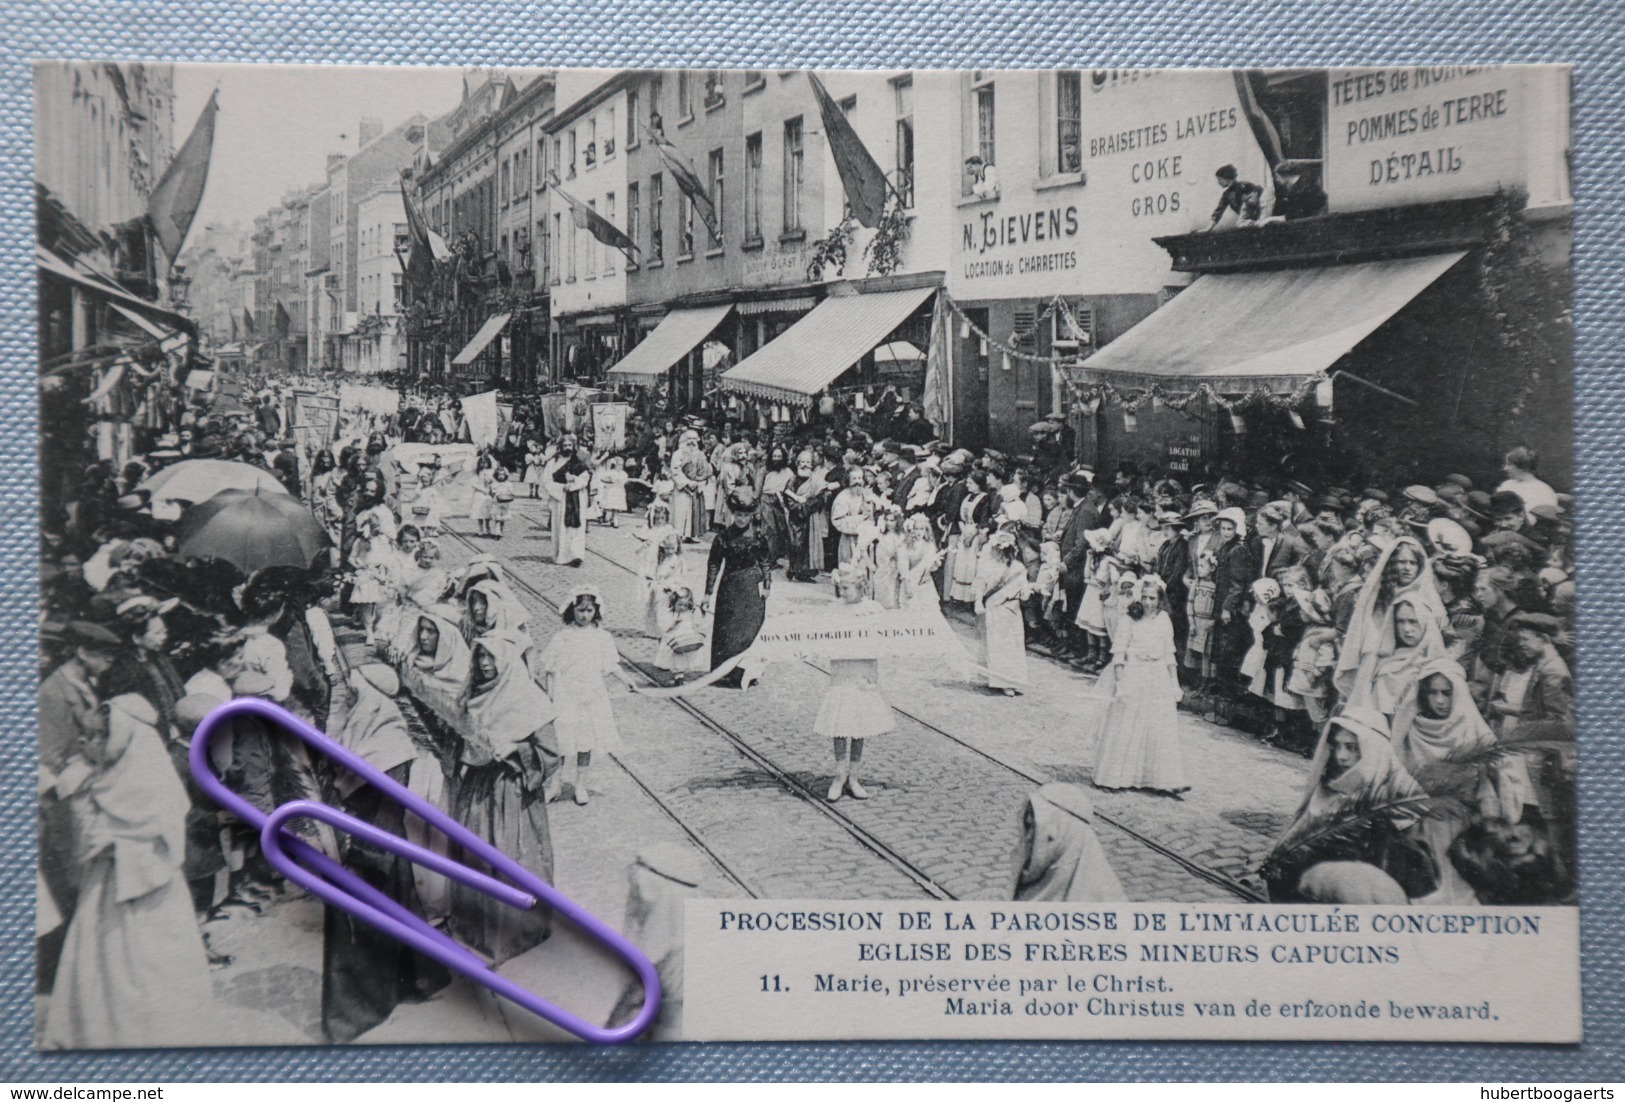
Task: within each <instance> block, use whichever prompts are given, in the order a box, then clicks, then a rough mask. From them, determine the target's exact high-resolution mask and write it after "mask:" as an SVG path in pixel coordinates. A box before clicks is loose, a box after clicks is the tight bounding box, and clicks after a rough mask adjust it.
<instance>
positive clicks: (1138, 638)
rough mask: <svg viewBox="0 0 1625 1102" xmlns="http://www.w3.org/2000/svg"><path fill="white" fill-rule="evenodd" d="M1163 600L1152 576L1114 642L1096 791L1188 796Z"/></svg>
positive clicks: (1171, 641)
mask: <svg viewBox="0 0 1625 1102" xmlns="http://www.w3.org/2000/svg"><path fill="white" fill-rule="evenodd" d="M1164 592H1165V590H1164V589H1163V584H1162V579H1160V578H1158V577H1157V576H1156V575H1152V576H1150V577H1148V578H1146V579H1145V580H1143V581H1142V582H1141V583H1140V587H1139V593H1138V594H1137V597H1138V599H1137V601H1135V602H1134V603H1133V604H1131V605H1130V606H1129V608H1128V610H1127V615H1125V616H1124V618H1123V620H1122V621H1121V623H1119V625H1118V629H1117V634H1116V635H1115V636H1114V637H1113V639H1112V664H1111V666H1110V667H1109V668H1110V669H1111V670H1112V702H1111V705H1110V706H1109V707H1108V708H1107V710H1106V723H1105V726H1104V727H1103V729H1102V730H1101V734H1100V741H1099V742H1098V743H1097V744H1096V747H1095V772H1094V783H1095V787H1097V788H1148V789H1151V790H1153V791H1156V792H1174V793H1177V792H1183V791H1185V790H1187V789H1188V788H1190V784H1189V782H1188V781H1187V780H1186V778H1185V759H1184V755H1183V754H1181V753H1180V749H1179V711H1178V706H1179V700H1180V697H1181V695H1182V694H1181V692H1180V689H1179V672H1178V659H1177V656H1176V655H1175V653H1174V625H1173V621H1171V620H1170V619H1169V618H1168V613H1167V612H1166V610H1164V608H1163V607H1162V601H1163V594H1164ZM1136 609H1137V610H1138V614H1136Z"/></svg>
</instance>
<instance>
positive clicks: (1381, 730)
mask: <svg viewBox="0 0 1625 1102" xmlns="http://www.w3.org/2000/svg"><path fill="white" fill-rule="evenodd" d="M1425 796H1426V793H1425V792H1424V791H1423V789H1422V786H1421V785H1419V784H1417V783H1416V779H1415V778H1414V777H1412V776H1411V774H1410V772H1409V771H1408V770H1406V768H1405V767H1404V766H1403V765H1401V764H1400V762H1399V759H1398V758H1397V757H1396V756H1395V754H1394V748H1393V744H1392V743H1390V742H1389V728H1388V721H1387V720H1385V719H1384V718H1383V717H1382V716H1380V715H1378V714H1376V713H1375V712H1371V711H1369V710H1361V709H1354V710H1350V711H1345V712H1343V713H1342V714H1340V715H1336V716H1333V717H1332V718H1331V720H1330V721H1329V722H1328V723H1327V725H1326V730H1325V732H1324V733H1322V735H1321V737H1320V744H1319V746H1318V747H1316V749H1315V756H1314V758H1313V759H1312V760H1311V761H1310V764H1309V785H1308V788H1307V789H1306V790H1305V792H1304V797H1303V802H1302V803H1301V804H1300V805H1299V807H1298V813H1297V815H1295V816H1294V817H1293V819H1292V822H1291V823H1290V824H1288V826H1287V828H1286V830H1285V831H1283V832H1282V835H1281V838H1280V840H1279V841H1278V842H1276V845H1275V848H1274V850H1273V851H1271V854H1270V856H1269V858H1268V859H1267V860H1266V862H1265V865H1264V878H1265V880H1266V881H1267V882H1268V884H1269V888H1270V899H1271V900H1273V901H1276V902H1290V901H1293V900H1296V899H1298V898H1299V889H1298V880H1299V878H1300V877H1301V876H1302V875H1303V873H1304V872H1306V871H1307V870H1309V869H1311V868H1313V867H1314V866H1315V865H1318V864H1321V863H1322V862H1325V861H1364V862H1365V863H1367V864H1370V865H1375V866H1377V867H1378V868H1381V869H1383V871H1384V872H1387V873H1388V874H1389V875H1391V876H1393V877H1394V879H1395V880H1397V881H1399V882H1400V883H1401V884H1402V885H1406V886H1407V892H1408V894H1410V897H1411V898H1416V897H1418V896H1421V895H1425V894H1427V892H1428V891H1432V890H1433V889H1434V888H1435V887H1437V880H1436V873H1435V874H1434V875H1435V880H1434V882H1433V883H1431V884H1428V883H1419V882H1418V880H1417V878H1416V877H1415V876H1412V875H1409V874H1408V873H1410V872H1414V871H1415V870H1414V867H1401V866H1400V865H1399V864H1398V863H1396V861H1395V860H1394V858H1395V856H1396V855H1397V856H1398V857H1401V858H1402V857H1404V856H1405V855H1404V851H1403V849H1402V848H1401V847H1400V846H1398V845H1397V844H1396V843H1397V842H1399V841H1400V840H1401V839H1402V837H1404V836H1407V835H1409V834H1410V833H1411V832H1412V831H1413V828H1414V826H1415V823H1416V821H1417V819H1418V818H1419V817H1420V807H1419V804H1420V801H1421V800H1422V799H1423V798H1425ZM1340 818H1342V819H1346V820H1347V822H1345V823H1343V824H1341V828H1340V829H1331V828H1332V827H1334V826H1336V825H1337V824H1335V823H1334V820H1337V819H1340ZM1407 881H1408V882H1409V883H1408V884H1407ZM1423 889H1425V890H1423Z"/></svg>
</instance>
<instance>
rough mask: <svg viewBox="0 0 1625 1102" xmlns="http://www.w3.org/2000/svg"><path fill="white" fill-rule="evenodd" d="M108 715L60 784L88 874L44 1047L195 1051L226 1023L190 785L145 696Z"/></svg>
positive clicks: (116, 704)
mask: <svg viewBox="0 0 1625 1102" xmlns="http://www.w3.org/2000/svg"><path fill="white" fill-rule="evenodd" d="M101 716H102V717H103V721H104V722H105V724H106V733H105V735H104V736H101V737H100V738H98V739H96V740H95V744H94V745H87V746H86V747H85V750H86V752H87V756H86V757H81V758H76V759H74V760H71V761H70V762H69V763H68V766H67V768H65V769H64V770H63V771H62V773H61V774H60V775H59V777H58V779H57V792H58V794H59V795H61V796H63V797H66V798H69V799H71V800H72V801H73V803H74V805H75V815H76V818H77V820H78V822H79V824H80V830H79V838H80V855H81V862H82V868H83V873H82V875H81V880H80V887H79V898H78V903H77V905H76V906H75V908H74V912H73V918H72V919H71V920H70V922H69V923H68V930H67V933H66V935H65V937H64V941H63V946H62V957H61V960H60V962H59V963H58V965H57V971H56V983H55V986H54V987H52V989H51V1005H50V1009H49V1010H48V1011H47V1012H46V1018H45V1033H44V1038H43V1042H42V1043H43V1045H44V1047H46V1048H144V1047H150V1046H155V1045H161V1046H178V1045H187V1044H196V1043H197V1039H198V1038H199V1037H202V1036H208V1035H210V1034H211V1033H213V1034H218V1030H219V1023H218V1021H214V1020H211V1013H212V1011H213V1006H212V1004H213V991H212V989H211V986H210V983H209V964H208V959H207V957H206V956H205V953H204V947H203V937H202V935H201V934H200V933H199V932H198V927H197V918H196V916H195V915H194V914H193V913H192V899H191V895H190V893H189V892H188V891H187V887H186V881H185V880H184V879H183V878H182V861H183V860H184V857H185V853H186V809H187V807H188V800H187V796H186V789H185V788H184V787H182V785H181V781H180V778H179V777H178V776H177V775H176V773H175V767H174V764H173V762H171V760H170V758H169V754H168V753H167V752H166V751H165V749H164V744H163V740H162V739H161V738H160V737H159V734H158V731H157V728H156V724H157V723H158V722H159V719H158V712H157V709H156V708H154V707H153V706H152V705H151V704H150V703H148V702H147V700H146V699H145V698H144V697H141V696H138V695H136V694H134V693H126V694H124V695H121V696H115V697H113V698H112V699H111V700H109V701H108V702H107V704H106V705H105V706H104V708H103V710H102V712H101ZM205 1031H207V1032H205Z"/></svg>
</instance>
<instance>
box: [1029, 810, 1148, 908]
mask: <svg viewBox="0 0 1625 1102" xmlns="http://www.w3.org/2000/svg"><path fill="white" fill-rule="evenodd" d="M1094 823H1095V808H1094V804H1093V803H1092V802H1091V801H1090V799H1089V794H1088V793H1087V792H1085V791H1084V790H1083V789H1082V788H1080V787H1078V786H1077V785H1075V784H1046V785H1044V786H1043V787H1042V788H1039V789H1038V790H1037V791H1035V792H1033V793H1032V794H1031V795H1029V796H1028V797H1027V805H1026V807H1024V808H1023V809H1022V816H1021V839H1020V841H1019V843H1018V844H1017V846H1016V852H1015V860H1014V861H1013V864H1014V866H1015V876H1014V878H1013V880H1014V883H1013V884H1012V885H1011V888H1010V898H1011V899H1013V900H1016V901H1018V902H1023V903H1121V902H1124V901H1125V900H1127V899H1128V896H1127V894H1126V893H1125V892H1124V891H1123V885H1122V882H1121V881H1119V880H1118V879H1117V874H1116V873H1115V872H1113V871H1112V866H1111V862H1110V861H1108V860H1107V859H1106V849H1105V847H1104V846H1102V845H1101V844H1100V837H1099V836H1098V835H1097V834H1096V833H1095V825H1094Z"/></svg>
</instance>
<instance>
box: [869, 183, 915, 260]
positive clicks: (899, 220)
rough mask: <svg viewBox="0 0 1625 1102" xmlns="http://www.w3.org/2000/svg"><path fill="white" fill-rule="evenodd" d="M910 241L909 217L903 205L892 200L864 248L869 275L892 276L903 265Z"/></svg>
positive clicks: (894, 198)
mask: <svg viewBox="0 0 1625 1102" xmlns="http://www.w3.org/2000/svg"><path fill="white" fill-rule="evenodd" d="M907 241H908V216H907V215H906V214H904V213H903V207H902V203H901V202H900V201H899V200H898V199H897V198H896V197H895V195H894V196H893V198H892V202H891V204H890V205H889V206H888V208H887V210H886V213H884V214H882V215H881V216H880V223H879V225H877V226H875V234H874V236H873V237H871V238H870V239H869V243H868V244H867V245H865V246H864V247H863V258H864V260H865V261H867V262H868V265H869V267H868V274H869V275H872V276H885V275H891V274H892V273H893V272H895V271H896V270H897V269H898V268H900V267H902V264H903V245H904V244H905V243H906V242H907Z"/></svg>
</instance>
